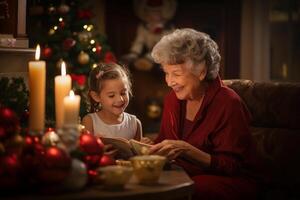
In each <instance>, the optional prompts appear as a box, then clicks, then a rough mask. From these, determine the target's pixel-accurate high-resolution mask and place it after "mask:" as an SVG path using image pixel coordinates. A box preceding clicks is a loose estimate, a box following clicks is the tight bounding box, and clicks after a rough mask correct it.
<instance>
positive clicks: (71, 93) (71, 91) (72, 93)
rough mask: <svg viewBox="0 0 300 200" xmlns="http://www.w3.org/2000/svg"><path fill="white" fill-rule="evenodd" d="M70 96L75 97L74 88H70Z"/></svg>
mask: <svg viewBox="0 0 300 200" xmlns="http://www.w3.org/2000/svg"><path fill="white" fill-rule="evenodd" d="M69 96H70V98H74V97H75V95H74V92H73V90H70V93H69Z"/></svg>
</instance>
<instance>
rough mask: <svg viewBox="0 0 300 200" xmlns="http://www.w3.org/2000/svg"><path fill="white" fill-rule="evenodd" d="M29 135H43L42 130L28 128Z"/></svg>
mask: <svg viewBox="0 0 300 200" xmlns="http://www.w3.org/2000/svg"><path fill="white" fill-rule="evenodd" d="M29 135H31V136H36V137H42V136H43V135H44V130H29Z"/></svg>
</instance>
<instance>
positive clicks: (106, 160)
mask: <svg viewBox="0 0 300 200" xmlns="http://www.w3.org/2000/svg"><path fill="white" fill-rule="evenodd" d="M99 162H100V163H99V166H100V167H104V166H108V165H115V164H116V160H115V159H114V158H113V157H112V156H109V155H106V154H104V155H103V156H102V157H101V159H100V161H99Z"/></svg>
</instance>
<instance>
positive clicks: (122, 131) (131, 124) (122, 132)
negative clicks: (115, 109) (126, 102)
mask: <svg viewBox="0 0 300 200" xmlns="http://www.w3.org/2000/svg"><path fill="white" fill-rule="evenodd" d="M88 115H89V116H90V117H91V118H92V121H93V129H94V130H93V131H94V134H95V135H96V136H102V137H122V138H126V139H133V138H134V137H135V135H136V131H137V123H138V122H137V120H138V119H137V118H136V116H134V115H131V114H129V113H126V112H124V115H123V121H122V122H121V123H120V124H106V123H105V122H103V121H102V119H100V117H99V116H98V115H97V113H90V114H88Z"/></svg>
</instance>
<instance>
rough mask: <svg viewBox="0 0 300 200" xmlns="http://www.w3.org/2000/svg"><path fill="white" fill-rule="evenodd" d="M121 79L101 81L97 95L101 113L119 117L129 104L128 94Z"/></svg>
mask: <svg viewBox="0 0 300 200" xmlns="http://www.w3.org/2000/svg"><path fill="white" fill-rule="evenodd" d="M126 86H127V84H126V82H125V80H123V79H109V80H104V81H103V86H102V89H101V91H100V93H99V95H98V97H99V102H100V103H101V105H102V107H101V111H103V112H106V113H107V114H111V115H114V116H120V115H121V114H122V113H123V112H124V111H125V109H126V107H127V106H128V104H129V92H128V88H127V87H126Z"/></svg>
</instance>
